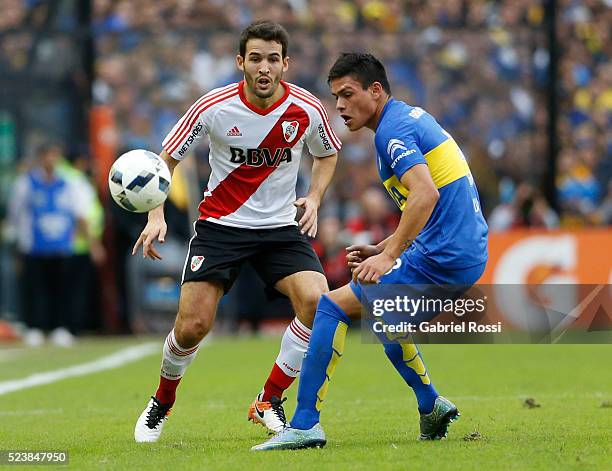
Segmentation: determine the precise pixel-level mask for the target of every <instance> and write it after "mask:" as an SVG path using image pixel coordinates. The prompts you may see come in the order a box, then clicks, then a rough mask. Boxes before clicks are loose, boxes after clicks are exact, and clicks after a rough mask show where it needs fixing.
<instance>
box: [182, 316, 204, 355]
mask: <svg viewBox="0 0 612 471" xmlns="http://www.w3.org/2000/svg"><path fill="white" fill-rule="evenodd" d="M212 325H213V320H212V319H208V318H200V317H195V316H189V317H188V318H187V319H180V316H179V319H177V322H176V324H175V326H174V335H175V337H176V341H177V342H178V343H179V345H180V346H181V347H183V348H191V347H194V346H196V345H197V344H198V343H200V342H201V341H202V339H203V338H204V337H206V335H207V334H208V332H210V330H211V329H212Z"/></svg>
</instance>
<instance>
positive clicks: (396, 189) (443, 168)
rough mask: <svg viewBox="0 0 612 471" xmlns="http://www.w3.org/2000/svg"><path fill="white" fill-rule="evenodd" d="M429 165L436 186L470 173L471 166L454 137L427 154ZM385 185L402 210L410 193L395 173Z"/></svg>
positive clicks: (444, 184)
mask: <svg viewBox="0 0 612 471" xmlns="http://www.w3.org/2000/svg"><path fill="white" fill-rule="evenodd" d="M425 160H426V161H427V167H428V168H429V173H430V174H431V178H432V180H433V182H434V184H435V185H436V188H438V189H439V188H442V187H444V186H446V185H448V184H449V183H453V182H454V181H457V180H459V179H460V178H462V177H465V176H466V175H469V173H470V167H469V166H468V164H467V162H466V161H465V157H464V156H463V153H462V152H461V149H459V146H458V145H457V143H456V142H455V140H454V139H452V138H451V139H447V140H446V141H444V142H443V143H442V144H440V145H438V146H437V147H434V148H433V149H432V150H430V151H429V152H427V154H425ZM383 185H384V186H385V188H386V189H387V191H388V192H389V194H390V195H391V197H392V198H393V199H394V200H395V202H396V203H397V205H398V206H399V208H400V209H401V210H403V209H404V206H406V199H407V198H408V194H409V193H410V192H409V190H408V189H406V188H405V187H404V185H402V183H401V182H400V181H399V179H398V178H397V177H396V176H395V175H393V176H392V177H391V178H388V179H387V180H385V181H384V182H383Z"/></svg>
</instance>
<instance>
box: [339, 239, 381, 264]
mask: <svg viewBox="0 0 612 471" xmlns="http://www.w3.org/2000/svg"><path fill="white" fill-rule="evenodd" d="M346 251H347V254H346V261H347V263H348V266H349V268H350V269H351V270H353V269H355V268H357V267H358V266H359V264H360V263H361V262H363V261H364V260H365V259H366V258H369V257H372V256H373V255H378V254H379V253H380V252H381V250H380V249H379V248H378V246H376V245H366V244H363V245H351V246H350V247H347V248H346Z"/></svg>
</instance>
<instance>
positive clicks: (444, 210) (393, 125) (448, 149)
mask: <svg viewBox="0 0 612 471" xmlns="http://www.w3.org/2000/svg"><path fill="white" fill-rule="evenodd" d="M374 141H375V144H376V151H377V159H378V162H377V163H378V172H379V175H380V178H381V180H382V182H383V185H384V186H385V188H386V189H387V191H388V192H389V194H390V195H391V197H392V198H393V200H394V201H395V202H396V203H397V205H398V207H399V208H400V210H403V209H404V206H405V205H406V200H407V199H408V198H409V197H410V196H409V191H408V189H407V188H405V187H404V186H403V185H402V183H401V181H400V179H401V177H402V175H403V174H404V173H405V172H407V171H408V170H409V169H410V168H412V167H413V166H414V165H416V164H426V165H427V167H428V168H429V173H430V174H431V177H432V179H433V181H434V183H435V185H436V187H437V188H438V191H439V193H440V199H439V200H438V203H437V204H436V207H435V208H434V210H433V213H432V215H431V217H430V218H429V221H428V222H427V224H426V225H425V227H424V228H423V230H422V231H421V233H420V234H419V235H418V237H417V238H416V239H415V240H414V242H413V245H414V247H415V248H416V250H418V252H420V254H421V255H422V256H423V257H424V261H425V262H429V263H431V264H433V265H437V266H440V267H443V268H448V269H458V268H468V267H472V266H475V265H479V264H482V263H484V262H486V260H487V233H488V228H487V223H486V222H485V219H484V217H483V215H482V211H481V209H480V200H479V198H478V191H477V190H476V184H475V183H474V179H473V178H472V174H471V173H470V168H469V166H468V164H467V162H466V160H465V157H464V155H463V153H462V152H461V149H459V146H458V145H457V143H456V142H455V140H454V139H453V138H452V137H451V135H450V134H449V133H448V132H446V131H445V130H444V129H443V128H442V126H440V125H439V124H438V122H437V121H436V120H435V119H434V117H433V116H431V115H430V114H429V113H427V112H426V111H424V110H423V109H421V108H418V107H413V106H409V105H407V104H406V103H404V102H402V101H398V100H394V99H393V98H391V99H389V101H388V102H387V104H386V105H385V107H384V109H383V112H382V115H381V118H380V121H379V123H378V127H377V129H376V135H375V138H374Z"/></svg>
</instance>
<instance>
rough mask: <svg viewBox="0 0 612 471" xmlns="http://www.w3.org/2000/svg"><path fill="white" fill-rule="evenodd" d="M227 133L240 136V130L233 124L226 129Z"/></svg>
mask: <svg viewBox="0 0 612 471" xmlns="http://www.w3.org/2000/svg"><path fill="white" fill-rule="evenodd" d="M227 135H228V136H232V137H237V136H242V133H241V132H240V129H238V126H234V127H233V128H232V129H230V130H229V131H227Z"/></svg>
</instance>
